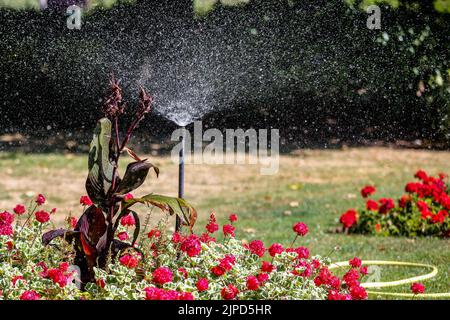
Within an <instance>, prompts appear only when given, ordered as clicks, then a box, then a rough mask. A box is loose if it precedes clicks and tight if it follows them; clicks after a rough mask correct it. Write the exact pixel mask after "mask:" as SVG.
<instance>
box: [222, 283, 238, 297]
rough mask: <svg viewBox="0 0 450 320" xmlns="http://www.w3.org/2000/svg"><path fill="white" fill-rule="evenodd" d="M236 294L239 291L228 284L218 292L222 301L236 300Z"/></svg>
mask: <svg viewBox="0 0 450 320" xmlns="http://www.w3.org/2000/svg"><path fill="white" fill-rule="evenodd" d="M238 293H239V290H238V289H237V288H236V287H235V286H233V285H232V284H229V285H228V286H226V287H224V288H223V289H222V290H221V291H220V295H221V296H222V298H223V299H224V300H233V299H234V298H236V296H237V295H238Z"/></svg>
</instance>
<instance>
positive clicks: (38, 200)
mask: <svg viewBox="0 0 450 320" xmlns="http://www.w3.org/2000/svg"><path fill="white" fill-rule="evenodd" d="M35 202H36V203H37V205H38V206H41V205H43V204H44V203H45V197H44V196H43V195H42V194H39V195H38V196H37V197H36V200H35Z"/></svg>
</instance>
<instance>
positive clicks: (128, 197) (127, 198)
mask: <svg viewBox="0 0 450 320" xmlns="http://www.w3.org/2000/svg"><path fill="white" fill-rule="evenodd" d="M130 199H133V195H132V194H131V193H127V194H126V195H124V196H123V200H124V201H128V200H130Z"/></svg>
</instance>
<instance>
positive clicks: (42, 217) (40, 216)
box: [35, 210, 50, 223]
mask: <svg viewBox="0 0 450 320" xmlns="http://www.w3.org/2000/svg"><path fill="white" fill-rule="evenodd" d="M35 216H36V220H37V221H39V222H40V223H45V222H47V221H48V220H50V214H49V213H48V212H46V211H44V210H41V211H38V212H36V213H35Z"/></svg>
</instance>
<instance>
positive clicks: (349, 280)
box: [342, 269, 359, 286]
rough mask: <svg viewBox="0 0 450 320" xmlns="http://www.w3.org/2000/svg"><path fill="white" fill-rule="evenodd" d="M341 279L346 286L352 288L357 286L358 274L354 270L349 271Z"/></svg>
mask: <svg viewBox="0 0 450 320" xmlns="http://www.w3.org/2000/svg"><path fill="white" fill-rule="evenodd" d="M342 279H344V281H345V283H346V284H347V285H348V286H354V285H356V284H358V280H359V272H358V271H357V270H355V269H350V270H349V271H348V272H347V273H346V274H344V276H343V277H342Z"/></svg>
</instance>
